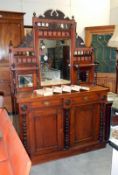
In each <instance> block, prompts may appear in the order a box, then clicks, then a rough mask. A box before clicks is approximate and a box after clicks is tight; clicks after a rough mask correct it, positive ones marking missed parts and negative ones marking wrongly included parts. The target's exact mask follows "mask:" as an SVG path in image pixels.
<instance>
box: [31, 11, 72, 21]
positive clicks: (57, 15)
mask: <svg viewBox="0 0 118 175" xmlns="http://www.w3.org/2000/svg"><path fill="white" fill-rule="evenodd" d="M33 15H34V17H35V16H36V13H33ZM39 18H43V19H47V18H48V19H65V20H67V19H68V20H69V18H68V17H65V14H64V13H63V12H62V11H60V10H52V9H50V10H47V11H45V12H44V14H43V15H40V16H39Z"/></svg>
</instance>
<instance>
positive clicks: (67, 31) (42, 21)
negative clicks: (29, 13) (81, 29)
mask: <svg viewBox="0 0 118 175" xmlns="http://www.w3.org/2000/svg"><path fill="white" fill-rule="evenodd" d="M33 15H34V16H33V18H32V22H33V37H34V49H35V53H36V56H37V64H38V66H39V77H38V78H39V85H40V86H41V77H40V60H39V59H38V58H39V55H40V49H39V48H40V46H39V40H40V39H55V40H58V39H61V40H65V39H69V40H70V43H71V47H70V83H74V79H75V78H74V71H73V60H74V51H75V43H76V42H75V40H76V22H75V20H74V18H72V19H69V18H68V17H65V14H64V13H63V12H61V11H60V10H55V11H54V10H47V11H46V12H45V13H44V14H43V16H41V15H40V16H39V17H36V13H34V14H33Z"/></svg>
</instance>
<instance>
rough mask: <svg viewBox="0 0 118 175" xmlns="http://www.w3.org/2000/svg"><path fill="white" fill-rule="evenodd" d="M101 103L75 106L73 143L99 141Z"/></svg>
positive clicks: (72, 126) (72, 128) (72, 115)
mask: <svg viewBox="0 0 118 175" xmlns="http://www.w3.org/2000/svg"><path fill="white" fill-rule="evenodd" d="M99 111H100V106H99V104H88V105H83V106H75V107H73V109H72V112H71V124H72V125H71V145H77V144H78V145H79V144H85V143H88V142H89V143H90V142H91V141H97V140H98V138H99V127H100V112H99Z"/></svg>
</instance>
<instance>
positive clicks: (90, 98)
mask: <svg viewBox="0 0 118 175" xmlns="http://www.w3.org/2000/svg"><path fill="white" fill-rule="evenodd" d="M100 99H101V96H100V94H97V93H92V94H81V96H78V97H74V98H72V99H71V100H72V105H75V104H78V103H80V104H84V103H89V102H90V103H92V102H94V101H98V100H100Z"/></svg>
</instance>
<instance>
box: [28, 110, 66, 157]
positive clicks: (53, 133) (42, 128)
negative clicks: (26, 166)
mask: <svg viewBox="0 0 118 175" xmlns="http://www.w3.org/2000/svg"><path fill="white" fill-rule="evenodd" d="M29 126H30V127H29V135H30V140H29V145H30V150H31V154H37V153H38V154H39V153H40V154H44V153H49V152H53V151H57V150H60V149H62V148H63V115H62V110H60V109H58V108H54V109H53V108H47V109H46V108H45V109H44V110H43V109H42V110H39V111H38V110H37V111H34V112H32V113H30V115H29Z"/></svg>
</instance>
